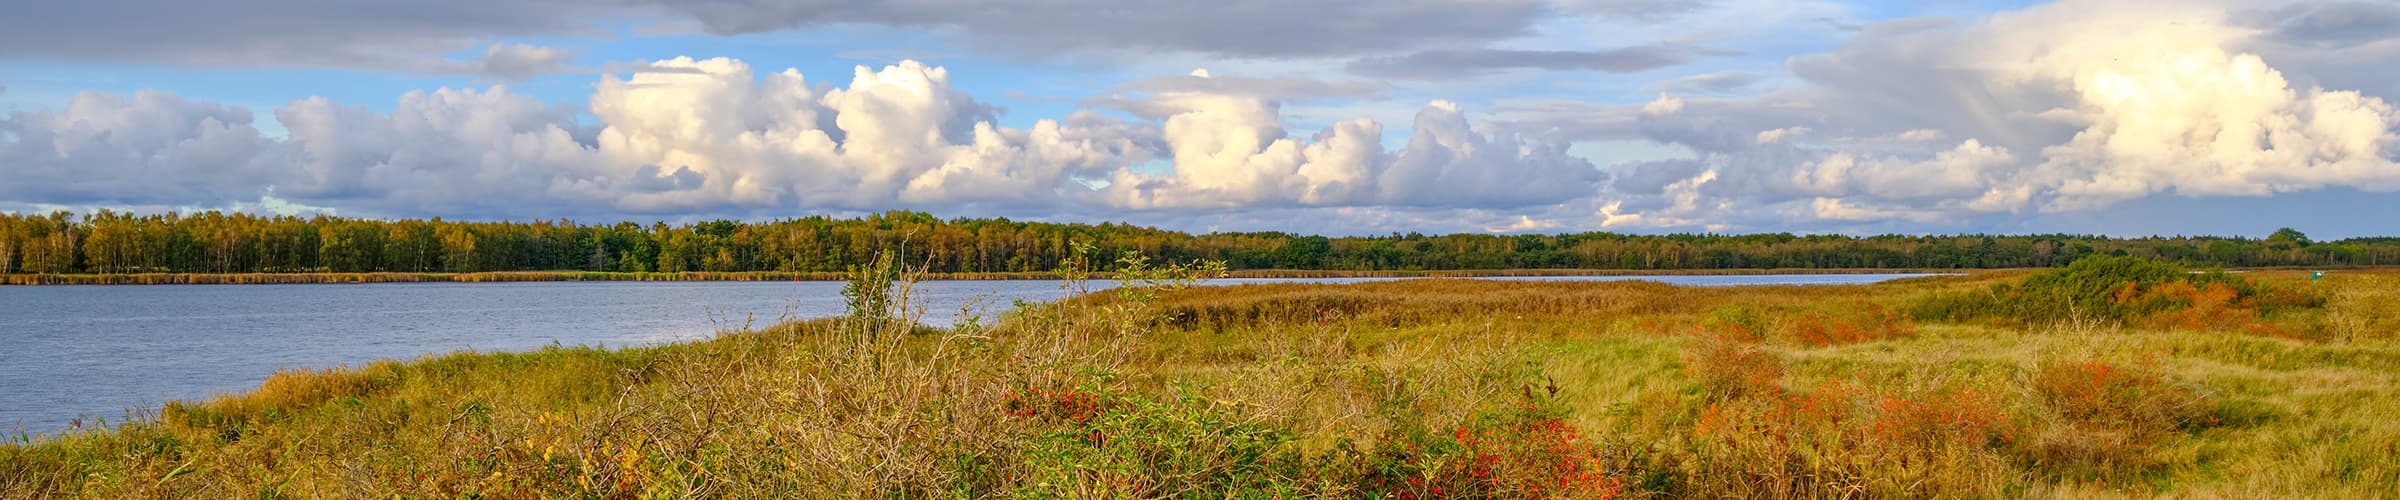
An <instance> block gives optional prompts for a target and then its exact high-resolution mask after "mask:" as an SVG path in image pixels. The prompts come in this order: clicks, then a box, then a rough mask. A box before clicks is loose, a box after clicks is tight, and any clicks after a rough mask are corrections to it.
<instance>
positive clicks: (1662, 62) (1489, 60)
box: [1350, 44, 1736, 80]
mask: <svg viewBox="0 0 2400 500" xmlns="http://www.w3.org/2000/svg"><path fill="white" fill-rule="evenodd" d="M1727 55H1736V53H1734V52H1729V51H1723V50H1715V49H1708V48H1701V47H1695V46H1690V45H1683V44H1652V45H1639V46H1633V47H1624V48H1618V49H1609V50H1592V51H1582V50H1513V49H1489V48H1487V49H1474V50H1428V51H1422V52H1414V53H1410V54H1405V55H1398V56H1380V57H1368V58H1363V59H1359V60H1357V61H1353V62H1351V64H1350V70H1351V71H1354V72H1357V73H1359V74H1362V75H1367V76H1374V77H1381V78H1395V79H1419V80H1431V79H1444V78H1456V77H1458V76H1460V75H1462V74H1474V73H1482V72H1490V71H1498V70H1508V69H1544V70H1558V71H1599V72H1603V73H1634V72H1640V71H1648V70H1653V69H1659V68H1665V67H1671V66H1680V65H1683V64H1686V63H1690V62H1692V61H1693V60H1695V59H1698V58H1701V57H1706V56H1727Z"/></svg>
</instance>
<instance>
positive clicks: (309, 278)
mask: <svg viewBox="0 0 2400 500" xmlns="http://www.w3.org/2000/svg"><path fill="white" fill-rule="evenodd" d="M2017 270H2021V269H1881V268H1838V269H1810V268H1798V269H1659V270H1635V269H1453V270H1438V271H1345V270H1300V269H1249V270H1240V271H1231V272H1229V273H1228V274H1227V275H1226V276H1225V277H1226V278H1233V279H1301V278H1505V277H1553V276H1556V277H1569V276H1758V275H1808V274H1954V273H1981V272H2008V271H2017ZM1092 274H1094V275H1095V276H1097V275H1104V274H1106V273H1092ZM848 277H849V273H844V272H830V271H805V272H795V271H738V272H698V271H696V272H679V273H614V272H593V271H501V272H480V273H226V274H218V273H133V274H0V286H61V285H314V284H325V285H333V284H367V283H520V282H556V281H657V282H679V281H842V280H845V279H847V278H848ZM923 279H924V280H926V281H1009V280H1055V279H1060V274H1059V273H1056V272H971V273H927V274H926V275H925V276H924V278H923Z"/></svg>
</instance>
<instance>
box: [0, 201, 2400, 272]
mask: <svg viewBox="0 0 2400 500" xmlns="http://www.w3.org/2000/svg"><path fill="white" fill-rule="evenodd" d="M1076 242H1085V243H1089V244H1091V245H1093V246H1094V247H1096V248H1098V249H1100V250H1102V251H1106V252H1115V251H1121V250H1133V251H1138V252H1141V253H1142V254H1144V255H1149V256H1153V257H1155V258H1160V259H1165V260H1168V261H1191V260H1202V259H1205V260H1221V261H1224V262H1225V263H1226V264H1227V266H1228V267H1230V268H1232V269H1237V270H1244V269H1310V270H1362V271H1365V270H1386V271H1414V270H1484V269H1612V270H1671V269H1970V268H2018V267H2051V266H2056V265H2063V264H2065V263H2067V262H2071V261H2074V260H2076V259H2078V258H2081V257H2085V256H2090V255H2096V254H2107V255H2123V256H2133V257H2143V258H2150V259H2157V260H2162V261H2170V262H2176V263H2180V264H2184V265H2190V266H2196V267H2216V266H2224V267H2271V266H2312V267H2315V266H2333V267H2338V266H2377V265H2390V264H2395V263H2400V238H2391V237H2378V238H2352V239H2345V240H2340V241H2326V242H2316V241H2311V240H2310V239H2309V238H2308V237H2307V235H2305V234H2302V233H2301V232H2299V231H2295V230H2291V229H2283V230H2279V231H2276V232H2275V233H2274V234H2271V235H2268V236H2266V237H2264V238H2245V237H2214V236H2171V237H2168V236H2160V237H2144V238H2111V237H2105V236H2091V235H2068V234H2048V235H1948V236H1921V235H1883V236H1867V237H1853V236H1844V235H1795V234H1790V233H1772V234H1745V235H1720V234H1668V235H1631V234H1618V233H1608V232H1586V233H1573V234H1551V235H1490V234H1449V235H1424V234H1416V233H1408V234H1396V233H1395V234H1388V235H1379V236H1345V237H1325V236H1311V235H1297V234H1287V233H1280V232H1247V233H1210V234H1190V233H1184V232H1176V231H1167V230H1161V229H1156V228H1150V227H1141V226H1133V225H1124V224H1113V223H1104V224H1069V223H1048V222H1025V221H1013V220H1009V219H1006V218H955V219H948V220H944V219H940V218H937V217H935V216H933V215H931V214H926V213H921V212H909V211H893V212H887V213H882V214H874V215H868V216H864V217H859V218H832V217H824V216H816V217H803V218H793V219H784V220H776V221H770V222H741V221H731V220H717V221H708V222H697V223H689V224H682V225H671V224H667V223H663V222H654V223H651V224H648V225H644V224H639V223H634V222H618V223H615V224H583V223H578V222H575V221H568V220H538V221H530V222H479V221H447V220H442V219H440V218H434V219H405V220H373V219H359V218H344V217H333V216H314V217H306V218H302V217H291V216H262V215H254V214H248V213H222V212H199V213H192V214H176V213H165V214H132V213H125V212H116V211H108V210H101V211H96V212H91V213H86V214H81V215H78V214H74V213H69V212H53V213H48V214H13V213H0V274H129V273H312V272H337V273H365V272H412V273H436V272H446V273H472V272H498V271H535V270H544V271H606V272H696V271H697V272H747V271H785V272H795V271H797V272H811V271H813V272H825V271H842V270H846V269H849V268H851V267H854V266H856V265H860V264H863V263H865V262H866V261H867V260H868V259H869V258H871V257H872V256H873V255H874V254H875V253H876V252H878V251H882V250H884V249H893V250H896V251H898V252H899V253H900V256H901V257H902V258H903V259H904V261H905V262H908V263H909V264H911V265H912V266H916V267H919V268H921V269H922V270H925V271H929V272H941V273H984V272H1028V271H1042V270H1049V269H1056V268H1057V267H1058V266H1059V263H1060V261H1061V260H1062V259H1066V258H1069V257H1071V256H1072V253H1073V248H1072V244H1073V243H1076Z"/></svg>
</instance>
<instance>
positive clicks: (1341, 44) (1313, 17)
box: [667, 0, 1550, 57]
mask: <svg viewBox="0 0 2400 500" xmlns="http://www.w3.org/2000/svg"><path fill="white" fill-rule="evenodd" d="M667 5H668V7H667V8H669V9H673V10H675V11H678V12H682V13H685V14H688V15H690V16H692V17H693V18H694V19H697V20H698V21H699V22H700V23H701V25H702V27H704V28H705V29H707V30H708V31H709V32H711V33H717V34H728V35H729V34H739V33H755V32H763V31H774V30H779V29H786V28H793V27H803V26H823V25H834V24H868V25H880V26H895V27H919V28H956V29H958V30H959V31H961V32H964V33H966V34H967V35H969V36H971V37H975V38H977V39H978V40H979V42H978V43H977V46H979V47H991V48H998V49H1002V50H1011V51H1017V52H1021V53H1028V54H1047V53H1051V52H1056V51H1062V50H1066V51H1074V50H1100V51H1106V50H1120V49H1147V50H1166V51H1188V52H1197V53H1205V54H1214V55H1222V56H1236V57H1291V56H1341V55H1351V54H1357V53H1362V52H1382V51H1393V50H1407V49H1413V48H1419V47H1425V46H1430V45H1434V44H1442V43H1456V42H1462V41H1483V40H1493V39H1501V38H1509V37H1515V36H1519V35H1523V34H1525V33H1527V32H1528V29H1529V26H1530V25H1531V24H1532V23H1533V22H1534V21H1537V20H1539V19H1540V18H1541V17H1542V16H1543V15H1544V14H1545V13H1547V12H1549V11H1550V8H1549V6H1547V5H1545V4H1543V3H1542V2H1541V1H1539V0H1496V1H1452V0H1324V1H1312V2H1282V1H1260V0H1235V1H1230V2H1194V1H1189V0H1062V1H1050V2H1008V1H998V0H927V1H915V2H869V3H844V4H836V3H833V2H825V1H812V0H701V1H691V2H671V3H668V4H667Z"/></svg>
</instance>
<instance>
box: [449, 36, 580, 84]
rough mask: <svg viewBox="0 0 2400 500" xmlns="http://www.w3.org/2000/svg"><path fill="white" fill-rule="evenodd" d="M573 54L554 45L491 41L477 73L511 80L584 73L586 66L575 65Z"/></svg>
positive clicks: (491, 77)
mask: <svg viewBox="0 0 2400 500" xmlns="http://www.w3.org/2000/svg"><path fill="white" fill-rule="evenodd" d="M574 60H575V53H574V52H573V51H569V50H566V49H561V48H557V47H543V46H538V45H526V44H521V43H520V44H492V46H491V47H489V48H486V49H484V51H483V60H481V61H479V62H478V63H479V65H480V66H481V68H479V69H478V70H477V71H476V74H478V75H481V76H482V77H483V78H484V79H485V80H490V81H499V82H514V81H522V80H526V79H530V78H533V77H537V76H542V75H550V74H559V73H584V72H589V71H590V70H589V69H585V68H578V67H575V66H574V65H573V64H572V63H573V62H574Z"/></svg>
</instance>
